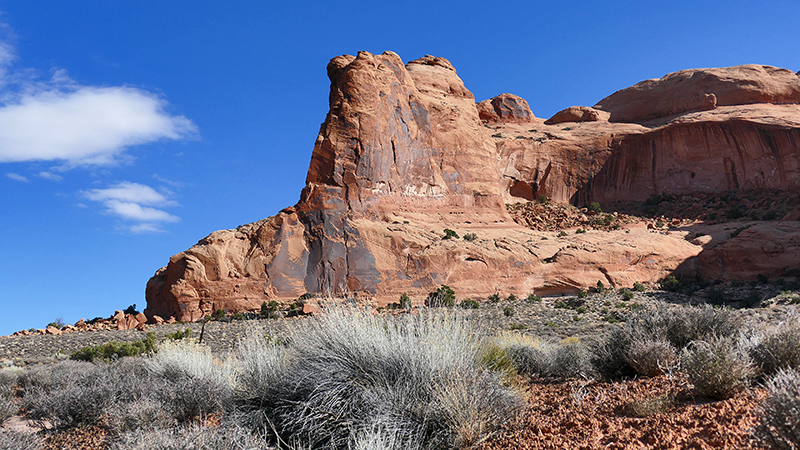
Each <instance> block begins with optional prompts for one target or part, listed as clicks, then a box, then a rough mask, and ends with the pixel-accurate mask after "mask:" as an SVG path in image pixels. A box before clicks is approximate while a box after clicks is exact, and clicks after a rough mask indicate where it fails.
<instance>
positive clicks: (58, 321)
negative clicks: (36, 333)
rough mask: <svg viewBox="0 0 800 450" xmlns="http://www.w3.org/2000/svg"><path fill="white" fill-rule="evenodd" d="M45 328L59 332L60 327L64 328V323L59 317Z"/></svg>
mask: <svg viewBox="0 0 800 450" xmlns="http://www.w3.org/2000/svg"><path fill="white" fill-rule="evenodd" d="M47 326H48V327H54V328H58V329H59V330H60V329H61V327H63V326H64V321H63V320H62V319H61V317H59V318H58V319H56V320H54V321H52V322H50V323H48V324H47Z"/></svg>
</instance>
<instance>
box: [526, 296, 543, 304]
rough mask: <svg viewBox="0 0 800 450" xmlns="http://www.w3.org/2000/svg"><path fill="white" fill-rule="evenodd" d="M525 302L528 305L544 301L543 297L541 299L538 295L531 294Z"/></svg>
mask: <svg viewBox="0 0 800 450" xmlns="http://www.w3.org/2000/svg"><path fill="white" fill-rule="evenodd" d="M525 301H526V302H528V303H539V302H541V301H542V297H539V296H538V295H536V294H530V295H529V296H528V297H526V298H525Z"/></svg>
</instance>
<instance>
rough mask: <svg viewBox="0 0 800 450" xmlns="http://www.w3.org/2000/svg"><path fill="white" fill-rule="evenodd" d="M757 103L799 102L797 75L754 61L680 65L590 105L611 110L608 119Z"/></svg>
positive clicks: (642, 118)
mask: <svg viewBox="0 0 800 450" xmlns="http://www.w3.org/2000/svg"><path fill="white" fill-rule="evenodd" d="M711 95H713V98H712V97H711ZM755 103H775V104H783V103H794V104H796V103H800V77H798V75H797V74H795V73H794V72H792V71H791V70H786V69H781V68H778V67H772V66H760V65H757V64H748V65H744V66H734V67H723V68H714V69H690V70H681V71H680V72H674V73H670V74H668V75H665V76H663V77H662V78H656V79H652V80H645V81H642V82H641V83H638V84H636V85H634V86H631V87H629V88H626V89H622V90H620V91H617V92H615V93H613V94H611V95H609V96H608V97H606V98H604V99H602V100H600V101H599V102H598V103H597V104H596V105H594V107H595V108H596V109H600V110H603V111H608V112H610V113H611V119H610V120H611V121H612V122H643V121H646V120H651V119H657V118H662V117H667V116H672V115H675V114H683V113H686V112H690V111H699V110H706V109H713V106H733V105H750V104H755Z"/></svg>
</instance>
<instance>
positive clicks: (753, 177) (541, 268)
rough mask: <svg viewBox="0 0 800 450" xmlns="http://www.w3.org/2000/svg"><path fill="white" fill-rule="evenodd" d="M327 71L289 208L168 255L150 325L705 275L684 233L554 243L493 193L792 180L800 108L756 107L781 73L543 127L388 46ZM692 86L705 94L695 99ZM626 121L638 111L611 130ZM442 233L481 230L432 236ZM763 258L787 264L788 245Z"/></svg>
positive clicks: (782, 96) (445, 69) (707, 79)
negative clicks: (223, 314) (317, 301)
mask: <svg viewBox="0 0 800 450" xmlns="http://www.w3.org/2000/svg"><path fill="white" fill-rule="evenodd" d="M790 75H791V76H790ZM328 76H329V78H330V80H331V92H330V99H329V100H330V111H329V112H328V115H327V117H326V119H325V122H324V123H323V124H322V126H321V128H320V133H319V136H318V137H317V140H316V144H315V145H314V149H313V153H312V158H311V163H310V166H309V171H308V176H307V179H306V187H305V188H304V189H303V191H302V193H301V196H300V201H299V202H298V203H297V204H296V205H295V206H294V207H290V208H286V209H284V210H283V211H281V212H280V213H278V214H277V215H275V216H273V217H270V218H267V219H264V220H261V221H259V222H255V223H251V224H246V225H242V226H240V227H238V228H237V229H235V230H222V231H217V232H214V233H212V234H210V235H209V236H207V237H206V238H204V239H202V240H200V241H199V242H198V243H197V245H195V246H193V247H192V248H190V249H188V250H186V251H185V252H182V253H179V254H177V255H174V256H172V257H171V258H170V261H169V264H168V265H167V266H166V267H163V268H161V269H159V270H158V271H157V272H156V274H155V276H153V278H151V279H150V281H149V282H148V284H147V290H146V297H147V304H148V308H147V310H146V311H145V312H146V314H147V315H148V316H149V317H152V316H153V315H155V314H157V315H159V316H162V317H170V316H174V317H175V318H176V319H178V320H196V319H198V318H200V317H202V316H204V315H206V314H209V313H211V312H213V311H214V310H217V309H228V310H229V311H242V310H255V309H258V308H259V306H260V305H261V303H262V302H264V301H270V300H278V301H284V302H285V301H290V300H292V299H296V298H297V297H298V296H300V295H301V294H303V293H306V292H313V293H332V294H337V293H339V292H343V291H347V292H354V293H356V294H357V295H360V296H362V297H367V298H370V299H373V300H375V301H377V302H378V303H388V302H392V301H397V298H398V297H399V295H400V293H402V292H408V293H409V295H410V296H411V297H412V299H414V300H416V301H420V300H421V299H422V298H423V297H424V296H425V294H427V293H428V292H430V291H431V290H433V289H435V288H436V287H438V286H439V285H440V284H448V285H450V286H451V287H453V288H454V289H455V291H456V292H457V293H458V295H459V297H461V298H464V297H469V296H486V295H488V294H491V293H494V292H501V293H504V294H505V293H512V292H513V293H516V294H517V295H527V294H528V293H530V292H531V291H533V290H534V289H535V290H536V291H537V292H538V293H568V292H574V291H575V290H577V289H578V288H580V287H587V286H594V285H595V284H596V283H597V281H598V280H601V281H603V282H604V284H606V285H610V286H615V287H619V286H629V285H631V284H632V283H633V282H634V281H640V282H646V281H653V280H657V279H660V278H662V277H663V276H665V275H667V274H668V273H670V272H671V271H672V270H674V269H676V268H677V267H679V266H684V267H687V266H692V264H694V265H697V264H700V265H701V266H702V268H703V270H706V272H709V273H710V274H711V275H713V274H714V273H715V270H716V271H717V272H719V270H717V269H714V267H717V266H719V264H717V265H716V266H715V264H716V263H713V264H712V263H711V262H709V261H708V259H709V258H708V257H707V256H704V255H710V254H712V253H710V252H713V250H712V248H708V245H705V246H702V247H701V246H699V245H695V244H691V243H689V242H687V241H686V240H684V239H683V234H681V233H677V232H676V233H673V234H672V235H664V234H654V233H651V232H648V231H647V230H646V229H639V228H634V229H630V230H627V232H625V231H622V230H621V231H618V232H599V231H590V232H588V233H585V234H580V235H575V234H573V233H570V235H569V236H567V237H563V238H558V239H556V238H554V236H553V233H544V232H536V231H532V230H529V229H527V228H524V227H521V226H520V225H518V224H516V223H515V222H513V221H512V220H511V218H510V216H509V215H508V213H507V212H506V209H505V205H504V203H506V202H516V201H527V200H532V199H535V198H537V197H538V196H540V195H546V196H547V197H548V198H549V199H550V200H551V201H557V202H572V203H573V204H578V205H583V204H584V203H588V202H590V201H600V202H612V201H616V200H641V199H645V198H647V197H648V196H649V195H650V194H652V193H664V192H668V193H696V192H722V191H727V190H743V189H750V188H772V189H784V190H785V189H797V188H798V186H797V184H798V183H800V181H798V170H799V169H798V165H800V161H798V156H797V155H798V154H800V152H798V149H800V134H799V133H800V131H799V130H800V111H798V108H799V107H798V105H790V104H781V105H773V104H764V103H757V102H758V101H762V100H764V99H766V100H769V101H776V102H779V103H788V102H790V101H791V100H793V99H794V98H795V97H794V96H795V91H793V89H794V88H793V87H792V86H793V85H792V83H793V82H795V81H796V78H797V76H796V75H795V74H793V73H791V72H788V71H784V70H783V69H776V68H769V67H766V66H740V67H739V68H729V69H703V70H697V71H683V72H678V73H677V74H672V75H668V76H666V77H664V78H662V79H660V80H649V81H647V82H643V83H640V84H638V85H636V86H634V87H633V88H629V89H627V90H623V91H620V92H618V93H616V94H614V95H612V96H610V97H608V98H606V99H604V100H603V101H601V102H600V104H598V105H596V106H595V108H594V109H593V108H587V107H573V108H568V109H567V110H564V111H562V112H560V113H559V114H557V115H556V116H557V117H556V116H554V118H553V119H551V120H548V121H547V122H544V120H542V119H538V118H536V117H534V115H533V113H532V112H531V111H530V108H529V107H528V104H527V102H526V101H525V100H524V99H521V98H520V97H516V96H513V95H510V94H502V95H500V96H498V97H496V98H494V99H490V100H486V101H484V102H481V103H480V104H477V105H476V103H475V99H474V97H473V95H472V93H470V92H469V90H467V89H466V88H465V87H464V84H463V82H462V81H461V79H460V78H459V77H458V75H457V73H456V70H455V69H454V68H453V66H452V64H450V62H449V61H447V60H446V59H444V58H438V57H433V56H425V57H424V58H421V59H418V60H416V61H411V62H409V63H408V64H405V65H404V64H403V62H402V60H401V59H400V57H399V56H398V55H396V54H395V53H392V52H385V53H384V54H382V55H372V54H370V53H367V52H360V53H359V54H358V55H357V56H350V55H345V56H339V57H336V58H334V59H332V60H331V62H330V64H329V65H328ZM792 77H794V78H792ZM676 80H678V81H676ZM715 80H716V81H715ZM793 80H795V81H793ZM715 83H716V84H715ZM737 83H738V84H737ZM673 85H677V86H679V87H680V89H678V88H676V87H674V86H673ZM709 86H712V87H714V89H709ZM720 86H721V87H720ZM737 86H739V87H738V88H737ZM634 88H635V89H634ZM737 89H738V90H737ZM698 92H702V93H703V94H704V95H705V94H706V93H713V94H715V98H714V99H712V98H711V97H707V96H703V97H702V99H701V100H698V101H695V100H693V99H695V97H693V95H694V93H698ZM687 93H688V94H687ZM663 95H677V96H678V97H680V96H683V97H686V96H687V95H688V96H689V97H686V98H689V100H686V99H683V100H681V98H683V97H680V98H676V99H672V100H670V99H661V98H660V96H663ZM631 96H632V97H631ZM637 96H638V97H637ZM630 98H633V99H634V100H636V99H639V100H636V101H634V100H631V99H630ZM698 98H700V97H698ZM648 99H649V100H648ZM653 99H657V101H656V100H653ZM712 100H715V101H716V103H715V104H714V105H713V108H712V107H711V104H712V103H714V102H713V101H712ZM654 101H655V103H653V102H654ZM736 101H741V102H745V103H747V105H746V106H738V104H736V105H737V106H731V105H733V104H732V103H731V102H736ZM698 102H699V103H698ZM630 105H634V106H635V107H634V106H630ZM698 105H699V106H698ZM629 106H630V107H629ZM626 108H627V109H626ZM631 108H632V109H631ZM637 108H639V109H637ZM647 108H651V110H649V111H648V110H646V109H647ZM609 113H610V115H611V122H608V115H609ZM665 115H670V116H669V117H665ZM631 118H632V119H636V120H637V121H639V119H642V120H641V123H622V122H621V119H628V120H629V121H631V122H634V120H632V119H631ZM654 118H655V119H654ZM644 120H650V122H645V121H644ZM446 228H449V229H452V230H454V231H456V232H457V233H458V234H459V235H460V236H464V235H465V234H467V233H470V234H473V233H474V235H475V237H476V238H475V239H473V240H470V241H465V240H462V239H443V236H444V229H446ZM784 228H785V227H784ZM781 229H783V228H781ZM764 230H767V231H763V230H762V231H759V233H761V234H754V233H742V236H743V237H747V238H748V239H751V240H752V238H753V236H756V237H757V239H763V238H764V237H763V236H762V235H765V234H769V230H771V228H769V227H766V228H764ZM620 233H622V234H620ZM684 234H686V233H684ZM544 237H548V239H543V238H544ZM725 245H726V246H727V247H726V248H725V249H723V250H719V251H723V252H724V255H725V258H726V263H725V277H730V274H731V273H735V270H731V269H730V268H731V267H739V266H743V265H742V264H740V265H739V266H737V265H736V264H737V263H735V261H737V259H736V258H737V256H736V255H737V251H738V252H739V253H741V252H744V251H746V249H748V248H753V247H754V246H755V245H757V244H754V243H752V242H751V243H748V244H746V245H745V244H743V245H738V246H737V245H733V243H732V242H727V243H726V244H725ZM737 249H741V251H739V250H737ZM701 252H702V254H701ZM770 252H772V253H770V254H775V255H778V254H780V255H779V256H776V259H775V260H774V261H781V263H780V264H782V263H783V262H785V261H787V260H788V259H789V258H791V257H793V256H794V253H792V252H797V249H796V248H795V247H791V246H787V247H782V248H781V250H779V251H776V250H773V249H771V248H770ZM776 252H777V253H776ZM718 253H719V252H718ZM697 255H700V256H699V257H698V256H697ZM731 255H732V256H731ZM797 256H800V255H797ZM704 258H705V259H704ZM762 259H763V258H762ZM687 261H688V262H687ZM770 264H771V263H769V261H767V262H766V263H764V264H762V266H764V267H765V268H764V267H762V269H764V270H768V269H769V267H770ZM776 264H778V263H776ZM773 265H774V264H773ZM692 267H694V266H692ZM759 267H761V266H759ZM720 270H721V269H720ZM698 271H700V269H698ZM704 274H705V273H704ZM750 275H752V274H751V273H750V272H747V276H748V277H749V276H750ZM753 276H754V275H753ZM733 277H734V278H735V274H734V276H733Z"/></svg>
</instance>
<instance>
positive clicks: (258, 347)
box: [237, 308, 521, 449]
mask: <svg viewBox="0 0 800 450" xmlns="http://www.w3.org/2000/svg"><path fill="white" fill-rule="evenodd" d="M298 325H299V326H298V328H297V329H296V330H295V332H294V333H293V335H292V339H291V343H290V344H289V345H286V346H280V345H274V344H271V343H269V342H265V341H264V339H263V338H259V337H258V336H254V337H253V338H251V340H249V341H245V342H243V343H242V345H241V346H240V349H239V361H240V362H239V364H240V367H239V371H240V372H239V383H238V386H239V391H238V396H239V398H240V404H239V406H238V408H237V413H238V414H239V416H240V419H239V420H240V421H241V422H242V423H244V424H248V425H249V426H251V427H255V428H256V429H261V430H263V429H264V427H265V424H272V425H273V426H274V427H275V429H276V431H277V432H278V434H279V435H280V438H281V439H282V440H283V441H285V442H293V443H296V445H298V446H300V447H303V448H342V449H343V448H351V447H354V446H361V445H366V442H367V441H369V442H373V441H379V442H395V443H398V444H399V443H402V445H401V446H399V447H397V448H408V447H411V448H448V447H462V446H463V447H466V446H469V445H472V444H474V443H476V442H479V441H480V440H481V439H483V438H484V437H485V436H487V435H488V433H489V432H490V431H491V430H493V429H494V428H495V427H497V426H498V425H499V424H500V423H503V422H504V421H506V420H508V419H509V418H510V417H512V416H513V415H514V414H515V413H516V411H518V409H519V407H520V406H521V400H520V398H519V397H518V395H517V394H516V393H515V392H514V391H512V390H511V389H509V388H506V387H504V386H503V385H502V384H501V382H500V378H501V374H499V373H497V372H493V371H490V370H487V369H486V368H484V367H482V366H481V365H480V362H479V361H480V356H481V353H482V352H481V345H480V344H481V339H479V338H478V336H477V335H476V334H475V333H474V332H473V330H471V329H470V328H469V326H468V325H467V324H466V323H465V322H464V321H462V320H460V319H459V318H458V317H457V316H455V315H453V314H452V313H441V314H419V315H413V316H412V315H408V316H403V317H398V318H393V317H385V316H373V315H371V314H368V313H365V312H362V311H359V310H356V309H352V308H337V309H332V310H329V311H327V312H326V314H325V315H324V316H321V317H319V318H317V319H315V320H310V321H307V322H304V323H301V324H298ZM365 439H366V440H365ZM388 448H392V447H388Z"/></svg>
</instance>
